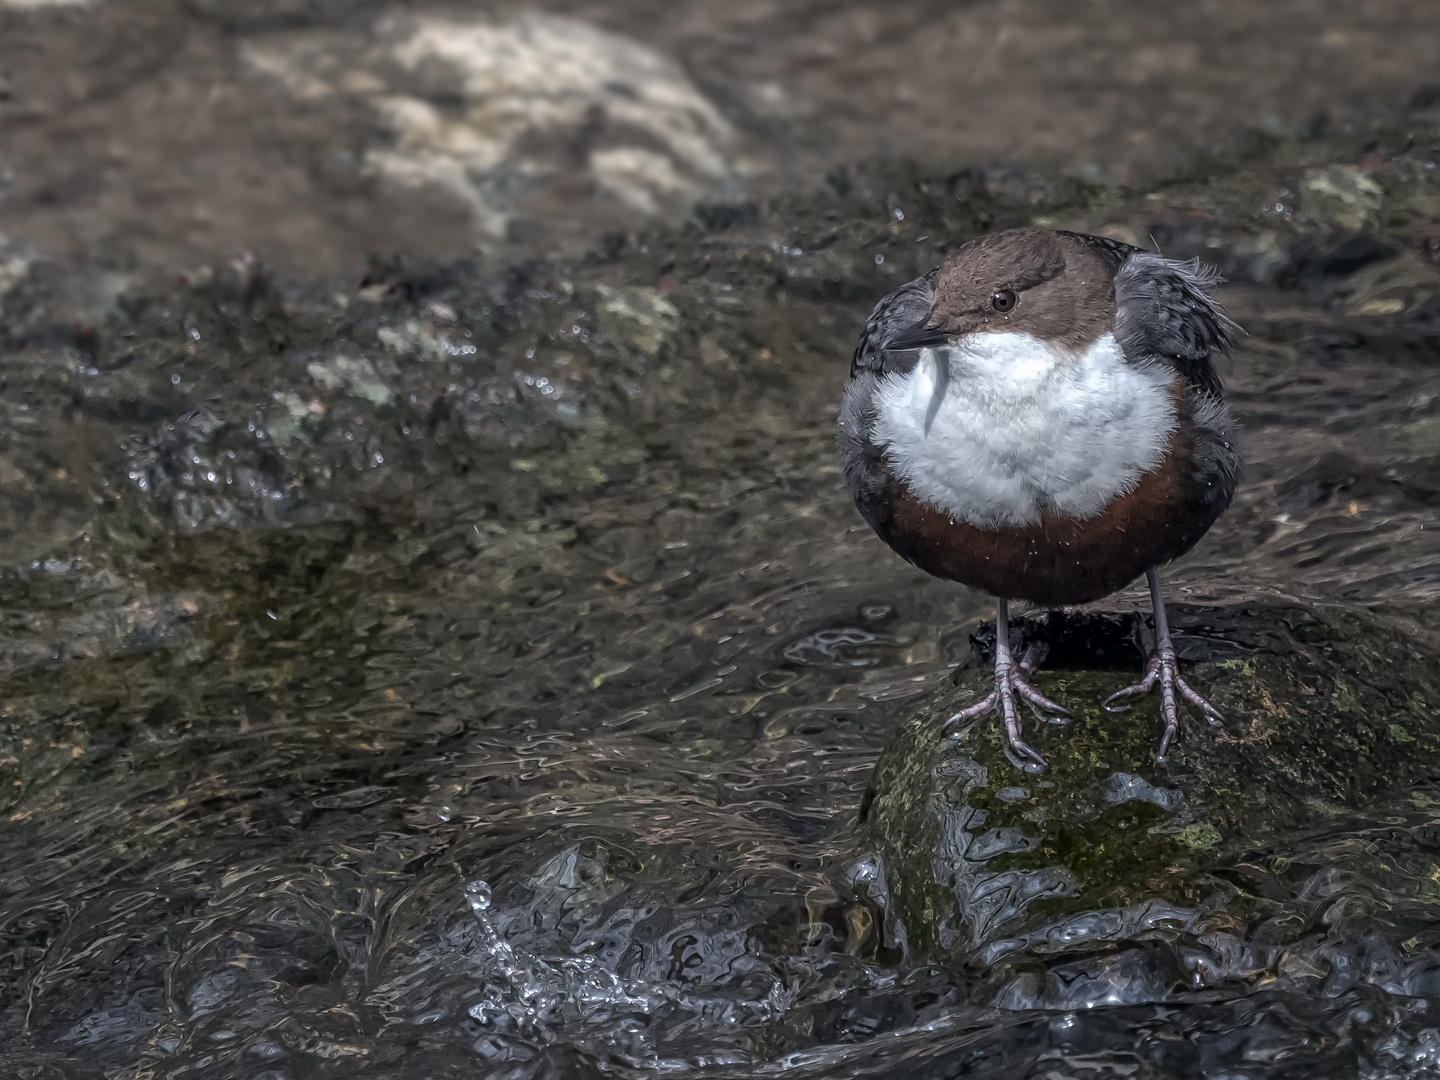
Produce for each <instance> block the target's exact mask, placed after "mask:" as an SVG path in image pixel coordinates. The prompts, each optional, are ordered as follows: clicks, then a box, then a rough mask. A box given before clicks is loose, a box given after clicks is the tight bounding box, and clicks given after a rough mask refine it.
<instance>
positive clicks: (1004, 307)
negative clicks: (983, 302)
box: [990, 289, 1020, 311]
mask: <svg viewBox="0 0 1440 1080" xmlns="http://www.w3.org/2000/svg"><path fill="white" fill-rule="evenodd" d="M1019 300H1020V298H1019V297H1018V296H1016V295H1015V291H1014V290H1013V289H1001V290H1000V291H999V292H997V293H996V294H995V295H994V296H992V297H990V306H991V307H993V308H994V309H995V310H996V311H1010V310H1012V309H1013V308H1014V307H1015V305H1016V303H1018V302H1019Z"/></svg>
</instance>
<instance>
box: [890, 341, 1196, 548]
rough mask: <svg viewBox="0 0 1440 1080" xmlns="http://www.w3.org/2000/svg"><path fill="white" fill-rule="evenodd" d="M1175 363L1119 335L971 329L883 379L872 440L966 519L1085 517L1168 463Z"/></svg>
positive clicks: (945, 507)
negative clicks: (1139, 356) (1076, 339)
mask: <svg viewBox="0 0 1440 1080" xmlns="http://www.w3.org/2000/svg"><path fill="white" fill-rule="evenodd" d="M1173 378H1174V376H1173V373H1172V372H1170V371H1168V370H1166V369H1164V368H1163V367H1160V366H1145V365H1134V364H1130V363H1128V362H1126V360H1125V356H1124V354H1123V353H1122V352H1121V349H1120V346H1119V345H1118V344H1117V343H1116V341H1115V338H1114V335H1112V334H1106V335H1104V336H1103V337H1101V338H1099V339H1098V340H1097V341H1096V342H1095V343H1094V344H1092V345H1091V346H1090V347H1089V348H1087V349H1086V350H1085V351H1084V352H1081V353H1079V354H1076V353H1073V352H1070V351H1069V350H1067V349H1065V348H1063V347H1061V346H1058V345H1055V344H1053V343H1051V342H1048V341H1045V340H1043V339H1041V338H1037V337H1033V336H1031V335H1029V334H1012V333H997V334H969V335H967V336H965V337H964V338H961V339H960V341H958V342H956V343H955V344H954V345H950V346H947V347H945V348H941V349H926V350H925V351H924V352H923V353H921V355H920V359H919V361H918V362H917V363H916V365H915V367H914V368H913V369H912V370H911V371H910V372H908V373H907V374H904V375H888V376H885V377H884V378H883V379H881V381H880V384H879V388H878V389H877V391H876V395H875V424H874V427H873V428H872V430H871V440H872V441H873V442H874V443H875V444H876V445H877V446H881V447H884V449H885V457H886V459H887V460H888V461H889V463H890V466H891V468H892V469H893V470H894V471H895V474H896V475H897V476H898V477H899V478H900V479H902V480H904V481H905V483H906V485H907V486H908V487H909V488H910V490H911V491H912V492H913V493H914V495H915V497H916V498H918V499H919V500H920V501H921V502H923V503H925V504H926V505H927V506H929V507H931V508H932V509H935V510H938V511H940V512H942V513H945V514H948V515H949V516H950V517H951V518H953V519H955V520H957V521H966V522H969V523H970V524H972V525H978V526H981V527H989V528H995V527H999V526H1023V525H1033V524H1036V523H1037V522H1038V521H1039V520H1040V512H1041V511H1042V510H1049V511H1051V512H1053V513H1056V514H1060V515H1063V516H1065V517H1071V518H1077V519H1081V520H1083V519H1085V518H1089V517H1094V516H1095V515H1096V514H1098V513H1100V511H1101V510H1103V509H1104V508H1105V507H1106V506H1107V505H1108V504H1109V503H1110V502H1111V500H1113V499H1114V498H1115V497H1116V496H1118V495H1123V494H1126V493H1128V492H1130V491H1133V490H1134V488H1135V485H1136V484H1137V483H1139V480H1140V477H1141V476H1143V475H1144V474H1145V473H1147V472H1149V471H1150V470H1151V469H1153V468H1155V467H1156V466H1157V465H1159V464H1160V462H1161V460H1162V459H1163V458H1164V456H1165V452H1166V450H1167V449H1168V447H1169V445H1170V437H1171V435H1172V433H1173V432H1174V430H1175V425H1176V415H1175V404H1174V401H1173V400H1172V398H1171V394H1170V383H1171V381H1172V379H1173Z"/></svg>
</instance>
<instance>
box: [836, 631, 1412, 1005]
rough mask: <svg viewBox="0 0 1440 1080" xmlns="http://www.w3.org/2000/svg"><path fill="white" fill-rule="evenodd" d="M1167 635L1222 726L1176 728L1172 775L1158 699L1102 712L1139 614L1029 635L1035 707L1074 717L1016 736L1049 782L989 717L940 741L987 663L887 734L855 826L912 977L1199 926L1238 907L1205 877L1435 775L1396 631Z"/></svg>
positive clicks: (1125, 669) (979, 662)
mask: <svg viewBox="0 0 1440 1080" xmlns="http://www.w3.org/2000/svg"><path fill="white" fill-rule="evenodd" d="M1173 618H1174V627H1175V629H1176V631H1177V634H1176V646H1177V649H1178V651H1179V653H1180V655H1181V658H1182V664H1183V666H1184V670H1185V674H1186V677H1187V678H1188V679H1190V681H1191V682H1192V684H1193V685H1194V686H1195V687H1196V689H1197V690H1199V691H1200V692H1201V693H1203V694H1205V695H1206V696H1207V697H1209V698H1210V700H1211V701H1212V702H1214V703H1215V704H1216V705H1217V706H1218V707H1219V708H1220V709H1221V710H1222V711H1223V712H1224V713H1225V715H1226V716H1227V717H1228V718H1229V719H1228V722H1227V725H1226V727H1225V728H1224V729H1223V730H1218V731H1207V730H1206V729H1205V728H1204V726H1203V725H1202V724H1200V723H1198V722H1197V721H1196V720H1195V719H1194V718H1193V717H1191V718H1189V719H1188V720H1186V721H1185V722H1184V723H1183V724H1182V728H1181V734H1180V736H1179V738H1178V741H1177V744H1176V745H1174V746H1173V747H1172V750H1171V755H1170V759H1169V761H1168V762H1166V763H1165V764H1158V763H1157V762H1156V760H1155V746H1156V741H1157V739H1158V737H1159V732H1160V724H1159V720H1158V714H1157V707H1156V705H1155V703H1154V700H1153V699H1150V700H1148V701H1146V702H1145V703H1143V704H1142V705H1140V706H1137V707H1136V708H1134V709H1132V710H1131V711H1130V712H1128V713H1127V714H1125V715H1123V716H1116V715H1111V714H1106V713H1104V712H1102V711H1101V710H1100V708H1099V703H1100V702H1101V701H1102V700H1103V699H1104V698H1105V696H1107V695H1108V694H1110V693H1111V692H1113V691H1114V690H1115V689H1117V688H1118V687H1119V686H1121V685H1124V684H1125V683H1128V682H1131V681H1133V679H1134V677H1135V675H1136V672H1137V668H1138V660H1139V656H1138V653H1137V652H1136V651H1134V649H1133V647H1132V646H1133V642H1134V640H1135V638H1136V637H1137V636H1138V634H1137V630H1138V626H1137V623H1136V620H1135V618H1134V617H1133V616H1129V617H1122V616H1113V615H1072V616H1064V615H1060V614H1055V613H1052V614H1051V615H1050V616H1047V617H1040V618H1037V619H1033V620H1028V621H1027V622H1026V623H1024V625H1023V629H1022V630H1021V631H1020V637H1021V639H1022V642H1029V641H1035V642H1040V643H1043V644H1044V645H1045V646H1046V647H1047V648H1048V649H1049V656H1048V658H1047V660H1046V661H1045V663H1044V665H1043V666H1042V669H1041V672H1040V675H1039V678H1038V686H1039V688H1040V689H1041V691H1042V692H1043V693H1045V694H1047V695H1049V696H1051V697H1053V698H1055V699H1056V700H1058V701H1060V702H1062V703H1063V704H1065V705H1067V706H1068V707H1071V708H1072V709H1074V710H1075V712H1076V714H1077V719H1076V720H1075V721H1074V722H1073V723H1072V724H1069V725H1068V726H1063V727H1062V726H1051V725H1047V724H1044V723H1042V722H1040V721H1039V720H1037V719H1036V718H1035V717H1033V716H1028V715H1027V716H1026V718H1025V722H1026V730H1027V738H1028V739H1029V740H1030V741H1031V743H1032V744H1033V745H1035V746H1036V747H1037V748H1038V749H1039V750H1040V751H1041V752H1042V753H1043V754H1044V755H1045V757H1046V758H1047V760H1048V762H1049V767H1048V769H1046V770H1045V771H1043V772H1040V773H1038V774H1031V773H1027V772H1025V771H1023V770H1022V769H1021V768H1019V767H1018V763H1017V762H1015V761H1014V760H1012V759H1011V758H1010V757H1009V756H1008V755H1007V752H1006V750H1005V748H1004V747H1003V745H1002V742H1001V739H1000V731H999V726H998V724H997V723H996V722H995V721H994V720H993V718H985V719H982V720H980V721H979V722H977V723H972V724H970V725H967V726H965V727H963V728H960V729H951V730H946V729H945V727H944V721H945V719H946V718H947V717H948V716H949V715H951V714H952V713H953V712H955V711H956V710H957V709H958V708H960V707H961V706H962V705H964V704H965V703H967V702H969V701H971V700H974V699H975V698H976V697H978V696H979V695H980V694H983V693H986V692H988V690H989V687H990V684H991V674H990V670H989V666H988V665H989V658H988V657H985V656H981V655H977V657H976V662H975V663H974V664H973V665H972V666H970V667H968V668H966V669H964V670H963V671H962V672H961V673H960V674H959V677H958V680H957V681H958V684H959V687H960V690H959V692H958V693H957V692H956V691H954V690H947V691H945V692H944V693H942V694H939V695H937V696H936V698H935V700H933V701H932V702H930V703H929V704H928V705H926V706H925V707H923V708H922V709H921V710H919V711H918V712H917V713H916V715H915V716H914V717H913V718H912V719H911V720H910V721H909V722H908V723H907V724H906V725H905V726H904V727H903V728H902V729H901V730H900V731H899V733H897V735H896V736H895V737H894V739H893V740H892V741H891V743H890V744H889V746H888V747H887V749H886V750H885V752H884V754H883V756H882V757H881V759H880V761H879V763H878V764H877V766H876V769H875V774H874V778H873V780H872V782H871V785H870V788H869V790H868V792H867V794H866V796H865V801H864V804H863V808H862V812H861V818H862V828H863V830H864V832H865V833H866V835H868V836H869V837H870V838H871V840H872V842H873V844H874V845H875V849H876V851H877V853H878V857H879V860H880V861H881V862H883V865H884V868H885V877H886V881H885V886H886V890H887V893H888V911H889V915H890V917H891V919H892V920H893V924H892V926H891V930H890V933H891V936H892V938H894V939H895V941H896V942H897V943H900V942H904V943H906V944H908V948H909V949H910V951H911V954H912V955H913V956H914V957H916V958H919V959H930V960H936V961H941V962H946V963H970V964H978V965H980V966H981V967H986V966H987V965H989V964H990V963H992V962H993V961H994V960H995V959H996V958H997V957H999V956H1001V955H1003V954H1005V953H1007V952H1008V951H1010V950H1013V949H1016V948H1022V947H1023V948H1025V949H1030V948H1032V947H1036V943H1043V942H1046V941H1049V942H1050V943H1051V946H1053V948H1052V949H1051V950H1050V951H1063V948H1062V946H1063V945H1064V942H1065V939H1066V934H1067V933H1069V932H1070V931H1067V930H1066V929H1065V928H1066V927H1067V926H1070V927H1071V928H1072V930H1073V929H1074V927H1075V926H1077V925H1079V923H1081V922H1083V923H1085V927H1086V928H1085V929H1084V931H1083V933H1082V932H1081V931H1074V934H1075V935H1078V937H1083V938H1086V939H1087V940H1088V941H1089V942H1090V944H1091V945H1092V946H1093V945H1094V944H1095V942H1096V941H1100V940H1103V941H1107V942H1110V943H1112V944H1113V943H1116V942H1120V941H1126V940H1131V939H1134V938H1135V937H1136V936H1137V935H1139V936H1141V937H1143V936H1144V934H1142V933H1141V931H1142V930H1146V931H1147V932H1148V931H1154V930H1155V928H1156V927H1157V926H1161V925H1164V924H1166V923H1167V922H1168V923H1174V924H1175V925H1176V926H1180V925H1185V924H1187V923H1191V922H1193V921H1194V920H1195V919H1197V918H1198V915H1197V912H1199V911H1201V910H1202V909H1204V910H1210V911H1216V910H1225V909H1227V908H1229V907H1230V906H1232V905H1233V903H1234V902H1235V894H1234V893H1233V891H1227V890H1225V889H1221V888H1218V887H1216V886H1215V884H1214V882H1213V881H1212V880H1209V879H1208V878H1207V868H1208V867H1210V866H1212V865H1214V864H1215V863H1216V861H1217V860H1223V859H1225V858H1228V859H1230V860H1234V859H1235V857H1236V855H1237V854H1238V853H1243V852H1245V851H1248V850H1252V849H1254V848H1255V847H1256V846H1261V847H1263V846H1265V845H1267V844H1273V843H1275V842H1277V840H1278V839H1280V838H1283V837H1285V836H1287V835H1290V834H1293V833H1295V832H1296V831H1298V830H1303V829H1306V828H1308V827H1313V826H1316V825H1320V824H1324V823H1326V822H1328V821H1332V820H1334V819H1336V818H1337V817H1338V816H1339V815H1341V814H1343V813H1345V812H1347V811H1349V810H1353V809H1355V808H1359V807H1364V806H1367V805H1369V804H1371V803H1374V802H1376V801H1378V800H1379V799H1381V798H1382V797H1383V796H1385V795H1386V794H1387V793H1389V792H1391V791H1393V790H1395V789H1399V788H1403V787H1404V786H1406V785H1413V784H1416V783H1419V782H1421V781H1424V780H1425V779H1427V778H1429V777H1430V776H1431V775H1432V774H1433V772H1434V766H1433V762H1434V761H1435V755H1436V753H1437V751H1440V712H1437V705H1440V661H1437V660H1436V658H1435V655H1434V653H1433V651H1431V652H1427V651H1426V649H1425V646H1424V643H1423V642H1420V641H1417V640H1416V638H1415V637H1414V636H1411V635H1410V634H1409V633H1407V631H1406V630H1405V629H1404V628H1403V626H1402V625H1401V623H1400V622H1399V621H1387V620H1386V619H1382V618H1379V617H1377V616H1373V615H1369V614H1366V613H1364V612H1362V611H1359V610H1355V609H1346V610H1342V609H1336V608H1309V607H1304V606H1301V605H1298V604H1294V605H1280V604H1274V605H1259V604H1255V605H1246V606H1244V607H1236V608H1221V609H1202V608H1186V607H1180V608H1178V609H1176V610H1174V612H1173ZM1127 654H1128V655H1127ZM871 895H872V896H876V895H877V894H876V892H875V890H873V889H872V890H871ZM1092 923H1093V924H1094V925H1091V924H1092ZM1042 951H1045V950H1044V949H1043V948H1042ZM1146 970H1149V971H1152V972H1153V970H1154V968H1153V965H1150V966H1147V968H1146ZM1076 977H1077V978H1078V977H1079V976H1078V975H1077V976H1076ZM1062 982H1065V980H1062ZM1052 996H1053V995H1052ZM1062 996H1063V995H1062ZM1047 1007H1054V1008H1069V1007H1073V1005H1072V1004H1066V1003H1065V1002H1064V1001H1060V1000H1059V999H1058V998H1057V999H1056V1001H1055V1002H1054V1003H1053V1004H1051V1005H1049V1006H1047Z"/></svg>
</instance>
